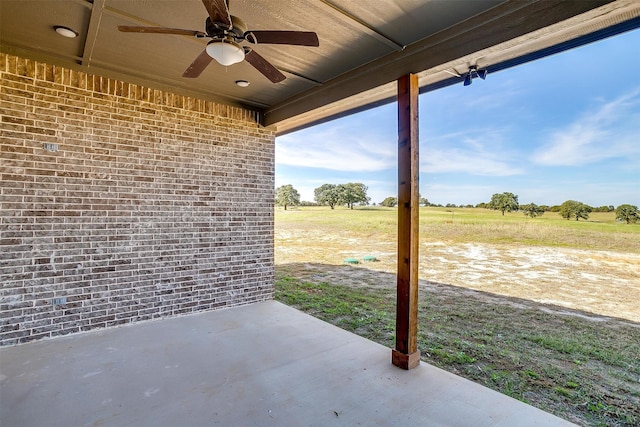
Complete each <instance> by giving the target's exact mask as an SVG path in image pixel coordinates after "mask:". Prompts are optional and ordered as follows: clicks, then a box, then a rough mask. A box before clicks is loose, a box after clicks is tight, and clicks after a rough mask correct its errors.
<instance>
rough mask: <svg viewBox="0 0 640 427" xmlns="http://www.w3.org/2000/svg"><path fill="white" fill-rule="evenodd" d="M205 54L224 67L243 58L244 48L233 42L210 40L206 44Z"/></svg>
mask: <svg viewBox="0 0 640 427" xmlns="http://www.w3.org/2000/svg"><path fill="white" fill-rule="evenodd" d="M207 54H208V55H209V56H210V57H212V58H213V59H215V60H216V61H218V63H219V64H220V65H224V66H225V67H227V66H229V65H233V64H237V63H238V62H241V61H242V60H243V59H244V49H242V48H241V47H240V46H239V45H238V44H237V43H234V42H211V43H209V44H208V45H207Z"/></svg>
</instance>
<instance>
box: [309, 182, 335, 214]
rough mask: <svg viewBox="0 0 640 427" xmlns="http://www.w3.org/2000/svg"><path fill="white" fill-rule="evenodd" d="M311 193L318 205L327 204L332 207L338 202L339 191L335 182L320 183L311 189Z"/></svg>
mask: <svg viewBox="0 0 640 427" xmlns="http://www.w3.org/2000/svg"><path fill="white" fill-rule="evenodd" d="M313 194H314V197H315V199H316V202H317V203H318V204H319V205H329V206H330V207H331V209H334V208H335V206H336V205H337V204H338V203H340V191H339V189H338V186H337V185H335V184H322V185H321V186H320V187H318V188H316V189H315V190H313Z"/></svg>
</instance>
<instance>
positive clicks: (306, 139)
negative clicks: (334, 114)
mask: <svg viewBox="0 0 640 427" xmlns="http://www.w3.org/2000/svg"><path fill="white" fill-rule="evenodd" d="M395 150H396V139H395V138H394V137H391V138H385V137H384V136H380V135H371V134H368V133H366V132H365V133H362V132H354V128H349V127H344V126H335V127H332V128H328V129H324V130H321V131H314V132H301V133H294V134H289V135H285V136H282V137H279V138H277V139H276V163H277V164H282V165H290V166H298V167H309V168H322V169H330V170H337V171H345V172H373V171H380V170H385V169H389V168H393V167H395V165H396V151H395Z"/></svg>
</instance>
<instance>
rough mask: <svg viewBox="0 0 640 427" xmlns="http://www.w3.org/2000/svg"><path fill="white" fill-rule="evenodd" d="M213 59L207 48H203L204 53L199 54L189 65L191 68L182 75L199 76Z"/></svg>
mask: <svg viewBox="0 0 640 427" xmlns="http://www.w3.org/2000/svg"><path fill="white" fill-rule="evenodd" d="M212 60H213V58H212V57H210V56H209V54H207V51H206V49H205V50H203V51H202V53H200V55H198V56H197V57H196V59H194V60H193V62H192V63H191V65H189V68H187V69H186V70H184V73H182V77H189V78H196V77H198V76H199V75H200V74H202V72H203V71H204V69H205V68H207V65H209V63H210V62H211V61H212Z"/></svg>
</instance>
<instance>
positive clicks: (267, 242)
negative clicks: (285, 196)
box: [0, 54, 275, 345]
mask: <svg viewBox="0 0 640 427" xmlns="http://www.w3.org/2000/svg"><path fill="white" fill-rule="evenodd" d="M2 67H5V68H6V70H5V71H4V72H3V73H2V79H1V80H0V117H1V119H0V141H1V142H2V143H1V144H0V160H1V161H2V164H3V169H2V174H1V175H0V179H1V180H2V186H1V187H0V197H2V198H0V203H1V207H2V209H0V224H3V226H5V229H6V231H5V230H3V234H2V239H1V240H0V247H1V248H2V250H0V281H2V284H3V286H2V292H1V293H0V319H1V320H0V325H1V326H2V328H1V329H0V345H13V344H17V343H20V342H28V341H33V340H37V339H41V338H44V337H49V336H57V335H66V334H70V333H76V332H79V331H86V330H91V329H94V328H102V327H110V326H115V325H119V324H124V323H132V322H138V321H144V320H150V319H157V318H160V317H164V316H174V315H178V314H187V313H192V312H196V311H202V310H213V309H218V308H223V307H229V306H235V305H240V304H247V303H253V302H256V301H262V300H265V299H270V298H272V297H273V276H274V273H273V184H274V165H273V159H274V139H275V136H274V133H273V130H271V129H265V128H261V127H260V126H259V125H257V124H256V123H255V119H256V117H257V116H256V114H255V113H253V112H250V111H247V110H243V109H240V108H237V107H231V106H224V105H219V104H215V103H213V102H211V101H204V100H199V99H194V98H190V97H186V96H182V95H178V94H174V93H170V92H166V91H161V90H155V89H154V90H152V89H149V88H145V87H142V86H139V85H134V84H130V83H127V82H121V81H116V80H113V79H107V78H103V77H100V76H93V75H88V74H85V73H82V72H78V71H71V70H67V69H64V68H61V67H57V66H52V65H49V64H43V63H36V62H33V61H25V60H23V59H21V58H17V57H14V56H11V55H6V54H0V68H2ZM45 142H47V143H51V142H53V143H57V144H58V151H57V152H46V151H44V149H43V146H42V144H43V143H45ZM63 297H66V303H65V304H60V305H55V306H53V305H51V299H52V298H63ZM21 325H24V326H25V327H24V328H21Z"/></svg>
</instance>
